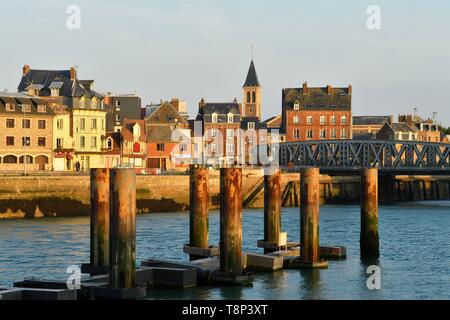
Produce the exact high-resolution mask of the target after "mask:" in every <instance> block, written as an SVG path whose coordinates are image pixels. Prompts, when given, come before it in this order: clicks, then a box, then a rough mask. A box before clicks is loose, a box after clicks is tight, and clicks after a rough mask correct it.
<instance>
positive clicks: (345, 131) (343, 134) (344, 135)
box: [341, 129, 347, 139]
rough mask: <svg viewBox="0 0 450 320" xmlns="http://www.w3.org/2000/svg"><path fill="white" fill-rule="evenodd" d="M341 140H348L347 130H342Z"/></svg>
mask: <svg viewBox="0 0 450 320" xmlns="http://www.w3.org/2000/svg"><path fill="white" fill-rule="evenodd" d="M341 139H347V130H345V129H342V130H341Z"/></svg>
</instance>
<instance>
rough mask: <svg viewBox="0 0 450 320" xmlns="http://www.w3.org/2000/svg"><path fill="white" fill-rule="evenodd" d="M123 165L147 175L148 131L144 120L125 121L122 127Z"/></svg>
mask: <svg viewBox="0 0 450 320" xmlns="http://www.w3.org/2000/svg"><path fill="white" fill-rule="evenodd" d="M121 135H122V139H121V141H122V164H123V165H128V166H130V167H132V168H136V172H138V173H145V168H146V166H147V164H146V160H147V131H146V127H145V121H144V120H132V119H124V121H123V126H122V131H121Z"/></svg>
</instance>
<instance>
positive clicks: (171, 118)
mask: <svg viewBox="0 0 450 320" xmlns="http://www.w3.org/2000/svg"><path fill="white" fill-rule="evenodd" d="M145 121H146V122H147V123H163V124H175V123H176V124H181V125H186V126H188V122H187V120H186V119H185V118H184V117H182V116H181V115H180V114H179V113H178V111H177V110H176V109H175V108H174V107H173V106H172V105H171V104H170V103H169V102H167V101H165V102H163V103H162V104H161V105H160V106H159V107H158V108H156V110H155V111H154V112H153V113H152V114H151V115H149V116H148V117H147V119H145Z"/></svg>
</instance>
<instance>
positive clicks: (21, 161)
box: [19, 156, 33, 163]
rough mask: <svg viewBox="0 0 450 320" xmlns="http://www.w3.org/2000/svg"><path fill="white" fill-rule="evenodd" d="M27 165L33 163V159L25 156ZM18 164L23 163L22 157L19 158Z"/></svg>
mask: <svg viewBox="0 0 450 320" xmlns="http://www.w3.org/2000/svg"><path fill="white" fill-rule="evenodd" d="M26 159H27V160H26V161H27V163H33V158H32V157H31V156H26ZM19 163H23V156H21V157H20V158H19Z"/></svg>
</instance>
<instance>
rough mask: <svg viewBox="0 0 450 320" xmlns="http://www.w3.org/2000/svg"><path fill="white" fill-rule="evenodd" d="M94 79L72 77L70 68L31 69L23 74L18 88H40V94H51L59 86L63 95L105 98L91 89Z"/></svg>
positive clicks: (20, 90) (21, 89)
mask: <svg viewBox="0 0 450 320" xmlns="http://www.w3.org/2000/svg"><path fill="white" fill-rule="evenodd" d="M92 82H93V80H78V79H77V78H75V79H74V80H71V79H70V70H36V69H30V70H29V71H28V72H27V73H25V74H24V75H22V79H21V80H20V83H19V86H18V88H17V90H18V91H19V92H24V91H27V90H28V89H29V88H32V89H38V88H40V89H38V90H40V92H39V95H40V96H44V97H45V96H50V95H51V89H52V88H58V89H60V90H59V95H60V96H63V97H71V98H79V97H82V96H85V97H87V98H92V97H94V96H95V97H97V98H99V99H101V98H103V97H102V95H100V94H99V93H97V92H95V91H94V90H92V89H90V88H89V86H90V85H91V84H92Z"/></svg>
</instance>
